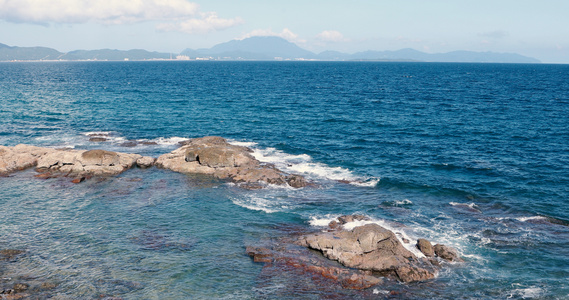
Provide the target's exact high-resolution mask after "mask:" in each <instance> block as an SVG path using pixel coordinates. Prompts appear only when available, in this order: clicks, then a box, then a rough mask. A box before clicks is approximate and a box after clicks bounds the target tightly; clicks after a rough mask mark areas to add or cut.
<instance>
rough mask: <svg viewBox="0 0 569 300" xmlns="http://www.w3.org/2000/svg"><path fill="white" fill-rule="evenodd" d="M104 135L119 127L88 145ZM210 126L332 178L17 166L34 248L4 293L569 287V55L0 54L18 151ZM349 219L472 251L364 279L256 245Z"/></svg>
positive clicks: (9, 203)
mask: <svg viewBox="0 0 569 300" xmlns="http://www.w3.org/2000/svg"><path fill="white" fill-rule="evenodd" d="M96 132H99V133H104V134H106V135H108V138H109V140H108V141H105V142H90V141H89V134H90V133H96ZM206 135H220V136H223V137H226V138H228V139H230V140H231V141H232V142H234V143H238V144H243V145H248V146H250V147H252V148H253V149H254V150H255V155H256V156H257V157H258V158H260V159H261V160H263V161H267V162H271V163H275V164H276V165H277V166H278V167H281V168H283V169H285V170H287V171H290V172H293V173H299V174H304V175H305V176H307V177H308V178H309V179H311V180H313V181H314V182H316V183H317V187H310V188H303V189H289V188H269V189H264V190H253V191H250V190H244V189H241V188H239V187H236V186H234V185H231V184H227V183H224V182H220V181H217V180H214V179H212V178H208V177H207V176H189V175H183V174H177V173H173V172H169V171H166V170H160V169H156V168H151V169H147V170H140V169H133V170H129V171H127V172H125V173H123V174H121V175H120V176H118V177H116V178H109V179H107V180H91V181H86V182H84V183H81V184H78V185H75V184H71V183H70V182H68V180H66V179H61V178H60V179H48V180H41V179H37V178H34V177H33V175H34V174H35V172H34V171H33V170H27V171H23V172H20V173H15V174H12V175H11V176H10V177H4V178H0V190H1V191H2V193H0V249H23V250H25V251H26V252H25V255H23V256H22V257H19V258H18V259H17V260H15V261H0V288H4V285H9V284H12V283H13V282H15V281H17V280H24V281H26V282H30V283H31V285H32V286H34V284H36V285H39V284H41V282H45V281H49V282H55V283H56V284H57V287H56V288H55V289H53V290H49V291H41V292H38V294H37V295H39V297H44V298H49V297H59V298H62V299H67V298H69V299H79V298H81V299H99V298H104V297H120V298H123V299H188V298H193V299H212V298H214V299H215V298H220V299H227V298H233V299H258V298H266V299H274V298H309V299H320V298H333V297H340V298H364V299H384V298H389V297H400V298H401V297H402V298H410V299H440V298H447V299H457V298H460V299H471V298H472V299H478V298H484V299H506V298H510V299H569V284H568V281H567V279H568V278H569V66H567V65H545V64H544V65H541V64H539V65H520V64H436V63H387V62H382V63H375V62H333V63H328V62H54V63H48V62H38V63H0V144H1V145H6V146H13V145H16V144H19V143H26V144H32V145H37V146H49V147H72V148H76V149H94V148H102V149H107V150H113V151H121V152H133V153H140V154H143V155H151V156H155V157H157V156H159V155H160V154H163V153H167V152H170V151H172V150H173V149H175V148H176V147H177V142H178V141H180V140H182V139H185V138H193V137H201V136H206ZM132 140H135V141H139V142H144V141H146V142H150V143H146V144H141V143H139V144H137V145H136V146H134V147H133V146H132V143H131V144H129V143H125V142H127V141H132ZM343 180H350V181H354V183H353V184H347V183H345V182H343ZM352 213H359V214H365V215H367V216H369V217H371V218H373V219H375V220H377V221H381V222H383V223H385V224H391V225H392V226H397V227H398V228H403V229H402V230H404V231H405V233H406V234H407V235H408V236H409V237H411V238H417V237H426V238H428V239H430V240H431V241H433V242H438V243H444V244H448V245H451V246H453V247H456V248H457V249H458V250H459V252H460V254H461V255H462V256H463V257H464V258H465V260H466V262H465V263H463V264H456V265H452V266H450V267H449V268H445V269H444V271H443V272H441V273H440V274H439V275H438V277H437V278H436V279H435V280H432V281H428V282H423V283H414V284H408V285H404V284H395V285H394V284H391V285H387V286H378V287H375V288H372V289H369V290H364V291H352V290H330V289H326V288H317V287H314V288H308V287H299V286H298V284H299V282H298V280H294V279H293V278H292V277H293V275H289V276H287V274H286V272H285V273H283V274H282V275H281V276H272V277H271V276H266V275H264V273H263V265H262V264H259V263H254V262H253V261H252V260H251V259H250V258H249V257H248V256H247V255H246V253H245V247H246V246H248V245H255V244H257V243H260V241H263V240H267V239H271V238H275V237H278V236H286V235H287V230H288V229H289V228H290V227H291V226H296V227H299V228H303V227H305V228H315V227H318V225H320V224H325V223H326V220H329V219H332V218H334V217H337V216H340V215H343V214H352ZM393 290H397V291H398V294H397V296H392V295H391V294H390V293H389V292H390V291H393ZM66 297H67V298H66Z"/></svg>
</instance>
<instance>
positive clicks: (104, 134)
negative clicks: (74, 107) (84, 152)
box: [82, 131, 112, 137]
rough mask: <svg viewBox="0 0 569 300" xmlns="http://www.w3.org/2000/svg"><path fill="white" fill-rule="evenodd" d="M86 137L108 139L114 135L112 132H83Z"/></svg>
mask: <svg viewBox="0 0 569 300" xmlns="http://www.w3.org/2000/svg"><path fill="white" fill-rule="evenodd" d="M82 134H83V135H84V136H90V137H92V136H97V137H107V136H110V135H111V134H112V132H110V131H89V132H83V133H82Z"/></svg>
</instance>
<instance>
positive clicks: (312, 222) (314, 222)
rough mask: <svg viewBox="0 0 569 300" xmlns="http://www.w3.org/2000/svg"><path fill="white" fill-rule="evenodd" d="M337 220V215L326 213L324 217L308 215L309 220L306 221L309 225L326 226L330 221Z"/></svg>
mask: <svg viewBox="0 0 569 300" xmlns="http://www.w3.org/2000/svg"><path fill="white" fill-rule="evenodd" d="M336 220H338V217H337V216H335V217H331V216H330V215H327V217H326V218H317V217H314V216H312V217H310V221H308V223H309V224H310V226H315V227H326V226H328V224H330V222H332V221H336Z"/></svg>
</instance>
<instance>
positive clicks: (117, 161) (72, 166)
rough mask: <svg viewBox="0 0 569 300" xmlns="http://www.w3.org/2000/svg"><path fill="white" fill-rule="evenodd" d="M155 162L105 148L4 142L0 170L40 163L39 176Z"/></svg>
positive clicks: (107, 171)
mask: <svg viewBox="0 0 569 300" xmlns="http://www.w3.org/2000/svg"><path fill="white" fill-rule="evenodd" d="M153 164H154V158H152V157H144V156H141V155H139V154H129V153H120V152H112V151H105V150H70V149H52V148H42V147H35V146H29V145H17V146H14V147H4V146H0V174H8V173H12V172H15V171H20V170H24V169H27V168H31V167H36V171H38V172H39V173H42V174H40V175H39V176H38V177H44V178H47V177H52V176H61V175H66V176H73V177H85V176H87V177H88V176H108V175H117V174H120V173H122V172H124V171H125V170H127V169H130V168H132V167H134V166H139V167H142V168H146V167H150V166H152V165H153Z"/></svg>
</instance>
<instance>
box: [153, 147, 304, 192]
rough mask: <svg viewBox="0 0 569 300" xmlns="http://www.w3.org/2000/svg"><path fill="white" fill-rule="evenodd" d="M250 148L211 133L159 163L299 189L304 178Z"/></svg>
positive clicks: (164, 165)
mask: <svg viewBox="0 0 569 300" xmlns="http://www.w3.org/2000/svg"><path fill="white" fill-rule="evenodd" d="M251 152H252V150H251V149H249V148H247V147H242V146H236V145H231V144H230V143H228V142H227V141H226V140H225V139H224V138H222V137H218V136H208V137H203V138H196V139H192V140H190V141H188V142H186V143H184V145H183V146H182V147H180V148H178V149H176V150H174V151H172V152H170V153H167V154H164V155H161V156H160V157H158V159H157V160H156V166H158V167H160V168H164V169H170V170H172V171H175V172H180V173H187V174H209V175H212V176H214V177H217V178H220V179H228V180H231V181H233V182H237V183H245V184H252V183H259V182H263V183H265V184H276V185H285V184H289V185H290V186H292V187H296V188H300V187H304V186H306V185H307V182H306V180H305V179H304V177H302V176H300V175H291V174H286V173H284V172H282V171H280V170H278V169H277V168H275V167H273V166H271V165H263V164H261V162H259V161H258V160H257V159H255V158H254V157H253V156H252V155H251V154H250V153H251Z"/></svg>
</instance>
